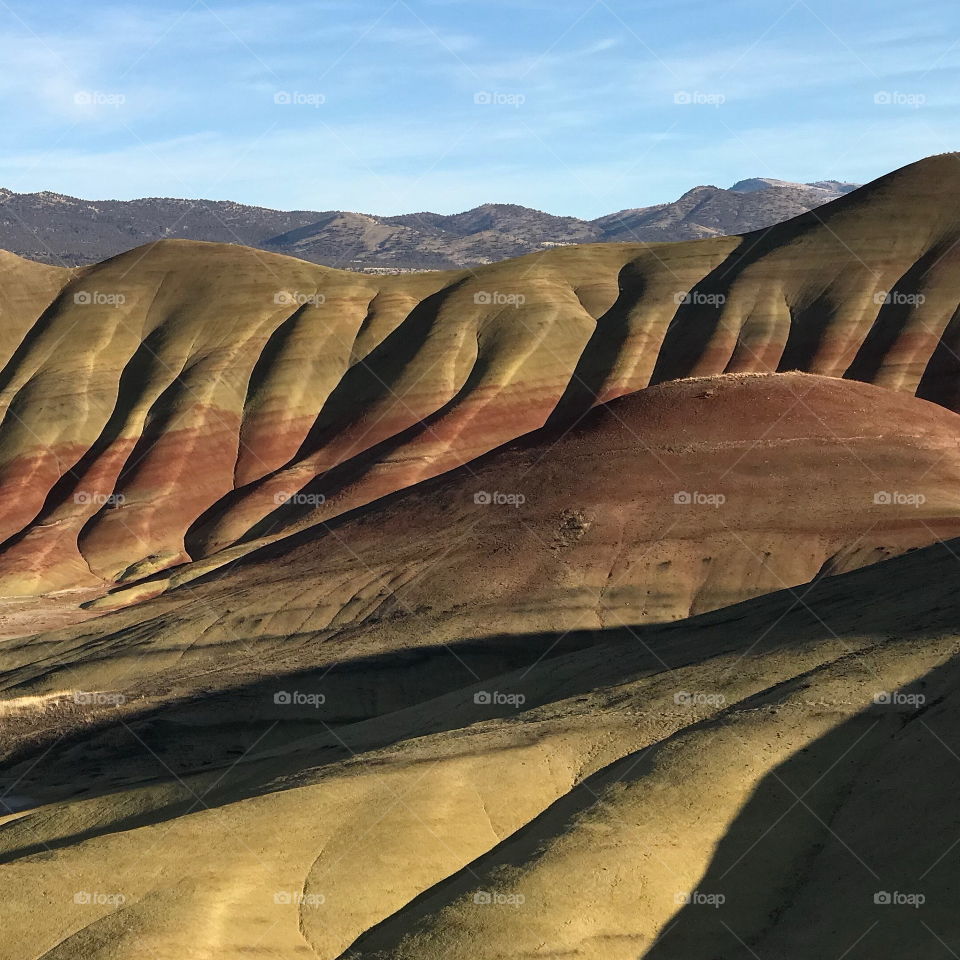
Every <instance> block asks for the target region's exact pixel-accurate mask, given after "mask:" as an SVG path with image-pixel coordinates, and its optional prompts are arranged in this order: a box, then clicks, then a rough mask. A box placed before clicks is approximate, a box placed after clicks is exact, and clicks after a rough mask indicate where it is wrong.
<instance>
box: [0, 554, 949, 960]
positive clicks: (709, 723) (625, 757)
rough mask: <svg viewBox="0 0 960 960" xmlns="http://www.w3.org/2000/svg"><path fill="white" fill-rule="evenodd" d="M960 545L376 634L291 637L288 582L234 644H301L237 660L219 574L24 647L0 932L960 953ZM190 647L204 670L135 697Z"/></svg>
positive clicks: (10, 654) (207, 946)
mask: <svg viewBox="0 0 960 960" xmlns="http://www.w3.org/2000/svg"><path fill="white" fill-rule="evenodd" d="M957 549H960V546H958V544H957V542H956V541H954V542H953V543H952V544H950V543H948V544H945V545H937V546H935V547H931V548H927V549H925V550H922V551H916V552H914V553H911V554H908V555H906V556H903V557H899V558H896V559H893V560H890V561H887V562H886V563H883V564H879V565H873V566H870V567H867V568H864V569H861V570H858V571H855V572H852V573H848V574H845V575H841V576H837V577H827V578H822V579H820V580H818V581H816V582H815V583H813V584H811V585H809V586H807V587H805V588H804V589H803V591H802V592H801V593H799V594H798V593H797V592H796V591H794V590H787V591H782V592H778V593H774V594H771V595H768V596H764V597H758V598H755V599H753V600H750V601H747V602H745V603H742V604H740V605H737V606H734V607H728V608H725V609H723V610H721V611H717V612H716V613H711V614H706V615H704V616H702V617H697V618H694V619H691V620H683V621H680V622H678V623H675V624H671V625H668V626H664V625H654V626H650V627H646V628H627V627H609V628H606V629H603V630H589V631H578V632H572V633H568V632H563V633H547V634H534V635H527V636H524V637H519V636H517V635H514V636H512V637H510V638H509V642H505V640H504V639H501V640H500V641H499V642H498V640H497V638H493V637H491V638H484V641H483V642H476V641H461V642H458V643H456V644H453V645H451V646H449V647H429V646H428V647H426V648H422V647H421V648H419V649H411V648H409V647H406V646H405V644H401V645H400V649H398V650H395V651H394V652H393V653H392V654H391V653H389V652H385V651H383V650H382V649H379V650H378V652H377V653H376V654H374V653H373V650H371V649H367V650H365V649H364V647H363V645H362V644H357V643H356V642H355V640H353V641H352V640H351V637H350V635H349V633H346V634H344V633H343V632H340V633H339V634H338V635H336V636H335V637H333V638H328V639H327V640H324V639H322V638H321V636H319V635H316V634H314V635H313V636H312V637H311V641H310V642H309V643H308V644H302V643H298V642H297V634H296V633H295V631H296V629H297V628H296V625H295V624H296V623H297V622H298V621H299V619H300V617H299V613H298V612H295V611H290V616H289V618H286V616H285V614H286V611H284V610H282V609H281V610H279V611H278V612H277V614H276V615H275V616H273V617H270V618H266V619H264V620H263V621H262V624H261V626H262V633H261V635H262V636H263V637H264V638H265V639H266V640H268V642H267V644H257V645H255V646H251V647H249V649H247V651H246V654H245V659H246V662H247V664H248V665H251V666H254V665H256V664H258V663H260V662H261V657H262V652H263V650H265V649H267V648H268V647H269V645H270V644H273V646H274V649H276V650H277V651H279V650H280V649H281V648H283V647H285V646H286V647H287V649H288V654H289V661H288V665H287V667H288V668H287V670H286V671H285V672H283V673H272V675H271V676H270V677H269V678H255V677H249V678H248V679H247V681H246V682H240V683H239V684H237V683H236V682H235V679H236V678H231V677H229V676H225V675H222V674H218V672H217V671H216V669H214V670H211V669H210V667H209V666H206V667H204V666H202V663H203V659H204V656H205V653H209V652H210V651H209V650H205V647H206V645H207V644H208V643H210V642H212V643H215V644H218V645H219V646H220V647H221V650H220V652H223V649H225V647H226V645H227V644H228V643H229V640H228V639H227V634H228V630H227V629H226V628H227V626H228V625H227V624H226V623H224V630H223V634H222V637H223V639H222V640H216V639H214V640H208V635H209V634H208V632H207V631H205V632H204V634H202V635H200V636H198V637H197V638H196V639H195V640H194V641H193V642H192V643H190V644H189V645H185V644H184V645H180V643H179V640H178V639H177V638H178V629H179V628H178V626H177V624H178V619H179V618H180V617H182V616H183V614H184V613H185V612H189V615H191V616H195V617H196V616H201V615H202V611H203V610H204V608H205V607H206V605H207V604H209V603H211V602H212V603H213V608H212V609H211V610H210V618H211V619H210V622H211V623H213V622H214V621H215V620H216V619H217V614H218V609H222V607H221V605H226V604H227V603H232V604H233V607H232V609H234V610H236V609H237V607H236V604H237V603H239V604H240V605H241V607H243V606H244V605H245V604H246V603H247V601H248V599H249V598H250V597H251V596H253V594H241V595H240V596H237V595H234V598H233V600H232V601H231V600H230V599H229V596H230V595H229V594H228V593H227V591H223V593H222V594H221V595H220V596H219V597H218V596H217V595H216V593H215V592H212V591H214V587H213V585H210V586H209V587H197V588H196V589H197V590H198V591H200V592H199V593H198V594H196V595H195V596H194V599H193V600H192V601H191V600H189V599H188V598H187V597H182V598H180V599H179V600H178V601H177V602H178V604H179V612H175V611H174V610H173V609H172V608H171V606H170V605H171V603H173V598H174V596H175V595H170V596H169V597H166V598H160V600H156V601H152V602H151V603H150V604H147V605H145V606H144V608H143V610H142V617H141V621H140V623H139V625H134V624H133V623H132V622H131V623H129V624H128V625H127V626H121V625H120V620H121V619H122V618H125V617H129V616H130V615H131V613H130V611H122V612H121V613H118V614H113V615H111V616H110V617H108V618H105V619H104V620H103V621H101V623H102V627H101V628H100V630H99V631H96V632H95V633H94V632H91V633H90V635H89V638H88V640H87V641H86V643H85V644H83V645H82V647H78V646H77V645H76V640H75V639H71V637H70V636H69V635H67V634H64V633H62V632H61V633H60V634H58V635H49V636H47V637H42V638H35V639H34V640H33V641H30V642H24V643H22V644H13V646H12V647H9V648H5V650H4V652H3V653H2V654H0V655H2V656H3V666H4V678H5V680H4V682H5V690H4V716H3V722H4V737H3V741H2V742H3V744H4V746H5V749H6V750H7V751H9V750H10V749H11V747H17V748H18V752H17V754H16V755H15V756H13V757H10V758H9V759H8V762H7V763H6V764H5V765H4V773H5V775H6V776H7V777H8V780H7V784H8V785H7V788H6V790H7V793H6V796H7V797H8V798H9V801H10V804H11V807H12V809H13V810H14V811H15V812H12V813H10V814H9V815H8V816H7V817H6V818H4V820H3V822H2V824H0V826H2V830H0V858H2V860H3V870H4V875H5V877H6V878H7V883H8V885H9V887H8V891H9V892H8V895H7V896H6V897H5V898H4V902H3V905H2V907H0V910H2V918H3V922H4V951H5V955H6V956H8V957H10V958H13V960H19V958H26V957H30V958H40V957H42V958H49V960H54V958H56V960H68V958H76V960H80V958H83V960H100V958H107V957H111V958H113V957H134V956H144V955H150V956H152V955H157V956H161V957H163V956H179V957H184V958H197V960H199V958H201V957H204V958H210V957H224V958H225V957H231V956H240V955H243V954H244V953H245V952H246V953H249V952H250V950H251V948H252V947H254V946H255V949H256V952H257V953H259V955H260V956H263V957H276V958H281V957H283V958H286V957H293V956H305V957H306V956H316V957H323V958H330V960H334V958H343V960H346V958H348V957H349V958H358V960H359V958H378V960H383V958H395V960H400V958H411V960H412V958H418V960H420V958H427V960H432V958H436V960H440V958H443V960H448V958H464V960H466V958H468V957H483V958H490V960H494V958H497V960H502V958H505V957H506V958H511V960H521V958H525V957H529V956H531V955H535V954H536V952H537V951H538V950H539V949H540V946H539V945H541V944H550V945H551V949H553V950H554V951H557V950H562V951H563V952H564V953H566V954H567V955H569V956H572V957H577V958H581V960H632V958H635V957H637V956H642V957H650V958H660V957H670V958H675V957H680V956H683V957H693V958H702V960H708V958H712V957H715V956H717V955H718V951H719V952H720V955H722V956H724V957H729V958H731V960H746V958H747V957H749V956H750V955H751V953H756V952H758V951H761V950H763V951H764V952H766V953H768V954H771V955H777V956H790V955H802V956H831V955H833V954H836V953H838V951H841V950H843V949H847V950H848V956H849V957H852V958H853V960H872V958H874V957H876V956H877V955H878V953H882V955H883V956H885V957H890V958H893V960H901V958H902V960H907V958H909V957H914V956H916V945H917V944H918V943H924V944H929V951H928V952H929V953H930V954H931V955H932V956H935V957H939V956H942V955H944V953H943V952H938V951H939V950H940V946H941V944H942V950H943V951H950V950H953V951H954V952H955V951H956V948H957V947H958V946H960V931H958V929H957V926H956V922H955V910H954V905H955V898H956V888H957V884H958V882H960V870H958V865H957V860H956V858H955V857H953V856H950V853H949V850H948V849H947V851H946V853H945V843H944V837H945V836H950V835H955V833H956V830H957V828H958V827H960V824H958V823H957V815H956V809H955V808H956V804H955V797H956V792H957V789H958V787H960V773H958V770H960V767H958V766H957V765H956V763H955V762H952V758H951V756H950V751H949V745H950V743H951V742H952V741H953V740H954V738H955V737H956V735H957V734H958V733H960V730H958V723H960V720H958V716H960V715H958V711H957V702H956V700H957V692H956V691H957V677H956V675H955V674H956V663H957V653H958V642H957V637H956V619H957V610H956V590H955V585H954V579H955V573H956V555H957V554H956V551H957ZM281 569H284V570H286V571H288V572H287V573H286V576H287V577H289V581H290V582H291V584H292V582H293V581H294V579H295V576H296V567H295V566H294V564H293V563H290V564H288V565H287V566H286V567H285V568H281ZM273 571H274V572H273V576H272V577H271V581H270V582H271V583H273V582H275V578H276V576H277V573H278V568H277V565H274V568H273ZM280 576H281V578H282V577H283V576H284V574H283V573H281V574H280ZM303 586H305V587H307V589H306V591H305V592H306V593H309V590H310V587H309V586H308V585H307V584H304V585H303ZM256 596H257V597H258V599H259V602H261V603H263V602H264V600H267V601H268V602H274V601H270V590H269V589H263V587H261V589H260V591H259V592H258V593H257V594H256ZM279 599H280V598H279V597H277V598H276V601H279ZM249 615H250V616H251V622H253V615H254V611H253V610H250V611H249ZM118 627H119V629H117V628H118ZM382 635H386V634H382ZM151 636H152V637H153V638H154V640H152V641H151V643H150V646H149V647H144V646H143V641H144V640H146V639H149V638H151ZM171 641H172V642H171ZM344 641H345V642H344ZM233 642H234V644H235V645H237V644H236V640H234V641H233ZM330 646H338V647H339V648H340V649H338V650H336V651H334V650H332V649H331V650H330V652H329V654H328V655H329V656H331V657H333V658H335V664H331V665H328V666H326V667H321V666H320V665H317V666H316V667H314V668H313V669H304V667H303V661H302V659H300V660H299V662H298V659H299V658H301V657H302V656H303V654H305V653H307V652H308V651H309V653H308V655H309V656H312V657H316V656H317V654H320V655H321V656H322V655H323V651H324V649H325V648H326V647H330ZM243 647H246V641H244V642H243V643H242V644H240V645H238V650H237V660H239V659H240V653H241V648H243ZM373 649H374V650H376V649H378V648H376V647H374V648H373ZM294 651H295V652H294ZM178 659H180V660H183V661H184V662H183V663H182V667H183V672H182V676H183V677H185V678H189V683H190V686H191V687H192V689H193V690H194V691H196V692H194V693H192V694H188V692H187V690H188V688H187V687H177V686H165V687H164V688H163V693H162V697H161V699H160V702H151V700H149V699H147V698H141V696H140V694H139V693H138V689H139V688H138V683H139V680H138V678H142V677H143V676H145V675H146V674H148V673H149V672H150V671H152V670H155V669H157V667H158V665H159V666H161V667H165V668H166V669H167V670H168V673H169V667H170V665H173V664H175V663H176V662H177V660H178ZM274 669H275V665H271V667H270V670H271V672H272V670H274ZM93 676H96V677H98V679H99V685H98V686H97V687H96V688H95V689H93V690H90V689H87V688H86V687H83V688H80V689H81V690H82V692H80V693H76V692H71V687H72V686H73V684H75V683H81V682H83V681H84V680H86V679H87V677H93ZM198 688H200V689H199V690H198ZM44 689H46V690H47V691H48V692H46V693H44V692H42V691H43V690H44ZM157 689H160V687H159V685H158V688H157ZM38 718H39V720H40V721H41V722H40V723H38ZM27 734H29V736H27ZM14 785H15V786H14ZM12 790H15V791H16V796H15V797H14V796H13V794H12ZM905 822H908V823H910V825H911V826H910V829H909V831H905V830H904V823H905ZM825 892H826V893H828V894H829V895H828V896H825V895H824V894H825ZM920 897H922V898H923V899H922V901H921V900H919V898H920ZM918 903H922V907H923V909H922V910H921V909H917V904H918ZM814 918H815V919H816V922H813V919H814ZM931 931H935V932H936V936H935V937H934V935H933V933H931ZM858 938H859V939H858ZM938 941H939V943H938ZM946 955H947V956H949V953H946Z"/></svg>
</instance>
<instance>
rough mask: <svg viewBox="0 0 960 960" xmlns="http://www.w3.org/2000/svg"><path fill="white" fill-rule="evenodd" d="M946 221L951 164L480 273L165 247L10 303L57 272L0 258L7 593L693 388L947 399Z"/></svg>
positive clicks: (103, 571) (198, 540)
mask: <svg viewBox="0 0 960 960" xmlns="http://www.w3.org/2000/svg"><path fill="white" fill-rule="evenodd" d="M958 211H960V168H958V158H957V156H956V155H954V154H947V155H943V156H940V157H934V158H930V159H928V160H925V161H922V162H920V163H917V164H914V165H912V166H910V167H906V168H904V169H902V170H899V171H896V172H895V173H893V174H890V175H889V176H887V177H884V178H881V179H880V180H878V181H875V182H874V183H872V184H870V185H868V186H867V187H864V188H862V189H860V190H858V191H856V192H854V193H852V194H849V195H847V196H845V197H842V198H841V199H839V200H837V201H835V202H833V203H831V204H828V205H827V206H825V207H822V208H820V209H819V210H817V211H814V212H812V213H809V214H805V215H803V216H801V217H798V218H796V219H794V220H791V221H789V222H787V223H784V224H779V225H777V226H775V227H772V228H770V229H769V230H766V231H762V232H760V233H756V234H749V235H746V236H744V237H724V238H718V239H715V240H709V241H698V242H693V243H683V244H667V245H662V244H604V245H586V246H581V247H568V248H560V249H556V250H552V251H548V252H545V253H542V254H534V255H531V256H527V257H522V258H520V259H518V260H514V261H508V262H504V263H498V264H493V265H490V266H487V267H484V268H481V269H478V270H475V271H456V272H448V273H432V274H411V275H406V276H400V277H369V276H361V275H357V274H351V273H346V272H342V271H337V270H332V269H329V268H324V267H320V266H316V265H314V264H308V263H305V262H302V261H297V260H292V259H288V258H285V257H278V256H272V255H269V254H264V253H262V252H259V251H254V250H249V249H245V248H239V247H231V246H219V245H207V244H195V243H190V242H186V241H170V242H161V243H157V244H152V245H149V246H147V247H144V248H141V249H138V250H134V251H131V252H129V253H127V254H124V255H122V256H119V257H117V258H114V259H113V260H110V261H107V262H105V263H102V264H98V265H96V266H92V267H88V268H84V269H83V270H80V271H78V272H73V273H71V272H69V271H59V272H57V271H54V272H53V273H48V274H45V275H44V280H43V283H36V282H33V281H31V284H32V285H30V284H28V285H24V282H23V281H22V279H21V278H22V277H23V276H24V275H25V273H26V272H27V271H30V270H48V269H49V270H52V268H43V267H40V266H39V265H36V264H31V265H26V264H25V262H24V261H20V260H17V259H16V258H11V257H6V258H4V261H3V263H0V270H2V272H3V289H4V291H6V290H9V289H13V290H15V297H16V298H17V300H18V303H20V307H18V309H20V310H21V315H22V316H23V317H24V320H22V321H18V322H19V323H20V326H14V327H12V328H11V329H10V331H9V333H8V340H7V341H4V343H3V344H0V347H2V349H3V353H2V356H0V362H2V381H0V416H2V419H0V542H2V548H0V594H4V595H16V594H20V595H23V594H37V593H46V592H49V591H52V590H62V589H74V588H84V589H90V590H95V589H97V588H100V589H105V588H106V587H107V586H109V585H112V584H115V583H118V582H123V583H129V582H137V581H139V580H141V579H142V578H143V577H145V576H149V575H151V574H152V573H153V572H155V571H158V570H163V569H166V568H171V567H178V566H180V565H183V564H186V563H189V562H191V561H194V560H206V559H208V558H209V561H210V562H209V564H208V566H215V565H216V564H217V563H218V562H219V561H218V560H217V555H218V554H219V553H220V551H223V550H225V549H227V548H230V547H231V546H234V545H239V544H245V543H253V542H261V541H262V540H263V539H264V538H267V539H271V538H275V537H277V536H281V535H285V534H288V533H290V532H291V531H293V530H296V529H298V528H299V526H301V525H302V524H303V522H305V521H304V517H303V511H302V509H300V507H302V504H299V503H297V502H296V495H298V494H300V493H301V492H302V491H303V490H304V488H306V487H307V486H310V487H311V490H312V491H313V496H314V505H315V506H318V507H319V508H320V509H318V510H317V511H316V512H315V514H314V515H313V517H312V518H307V520H308V521H309V520H311V519H312V520H313V521H314V522H316V521H319V520H325V519H330V518H331V517H332V516H334V515H335V514H336V513H337V512H338V511H343V510H349V509H353V508H355V507H359V506H362V505H363V504H365V503H369V502H371V501H372V500H375V499H376V498H378V497H380V496H383V495H385V494H388V493H391V492H393V491H395V490H399V489H403V488H404V487H406V486H409V485H411V484H413V483H416V482H418V481H421V480H424V479H427V478H429V477H431V476H434V475H437V474H439V473H442V472H444V471H447V470H450V469H453V468H456V467H458V466H460V465H462V464H463V463H466V462H469V461H471V460H473V459H474V458H476V457H477V456H480V455H482V454H483V453H485V452H487V451H489V450H491V449H493V448H494V447H496V446H498V445H500V444H503V443H506V442H508V441H510V440H512V439H515V438H516V437H518V436H520V435H523V434H525V433H527V432H529V431H531V430H534V429H537V428H539V427H541V426H542V425H543V424H544V423H546V422H549V423H550V424H551V425H554V426H557V427H561V428H562V427H563V426H564V425H569V424H570V423H572V422H575V420H576V418H577V417H579V416H581V415H582V414H583V413H584V412H585V411H586V410H587V409H589V408H590V407H591V406H592V405H594V404H596V403H597V402H604V401H607V400H610V399H612V398H614V397H617V396H621V395H623V394H626V393H630V392H633V391H636V390H639V389H641V388H643V387H645V386H647V385H649V384H651V383H658V382H663V381H666V380H671V379H676V378H679V377H684V376H689V375H698V376H701V375H714V374H719V373H723V372H735V373H737V372H764V371H773V370H791V369H801V370H806V371H808V372H813V373H818V374H823V375H827V376H833V377H846V378H849V379H855V380H862V381H868V382H872V383H876V384H879V385H882V386H886V387H890V388H892V389H896V390H899V391H901V392H904V393H908V394H910V393H915V394H918V395H919V396H921V397H924V398H926V399H929V400H932V401H934V402H936V403H939V404H941V405H943V406H946V407H947V408H948V409H956V408H957V405H958V402H960V401H958V396H960V395H958V384H960V376H958V374H960V367H958V361H957V360H956V357H957V353H958V352H960V343H958V342H957V337H958V333H960V328H958V326H957V323H956V320H955V313H956V310H957V304H958V302H960V281H958V280H957V277H958V276H960V273H958V271H957V270H956V263H955V259H956V256H957V253H956V249H957V240H958V239H960V215H958ZM50 278H54V279H55V280H56V282H55V283H52V282H51V279H50ZM24 305H26V306H24ZM317 492H319V494H322V496H323V497H325V498H326V500H327V504H319V503H317V502H316V500H317ZM278 508H279V509H278Z"/></svg>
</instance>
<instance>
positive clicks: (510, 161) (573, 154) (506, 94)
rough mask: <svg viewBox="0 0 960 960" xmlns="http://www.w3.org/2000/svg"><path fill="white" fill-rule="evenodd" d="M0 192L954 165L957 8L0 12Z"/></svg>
mask: <svg viewBox="0 0 960 960" xmlns="http://www.w3.org/2000/svg"><path fill="white" fill-rule="evenodd" d="M0 53H2V62H3V64H4V67H5V69H4V71H3V73H2V75H0V111H2V113H0V124H2V130H3V149H2V150H0V185H2V186H6V187H8V188H10V189H12V190H17V191H33V190H45V189H46V190H54V191H58V192H62V193H68V194H73V195H76V196H81V197H86V198H90V199H104V198H118V199H129V198H132V197H142V196H177V197H210V198H214V199H231V200H238V201H241V202H244V203H257V204H262V205H264V206H271V207H279V208H283V209H311V210H327V209H349V210H360V211H366V212H371V213H384V214H391V213H405V212H411V211H419V210H435V211H438V212H441V213H451V212H456V211H459V210H464V209H467V208H469V207H472V206H475V205H476V204H478V203H483V202H486V201H496V202H504V203H521V204H524V205H527V206H533V207H538V208H540V209H545V210H549V211H550V212H553V213H559V214H569V215H575V216H582V217H594V216H599V215H600V214H603V213H608V212H611V211H613V210H618V209H621V208H624V207H632V206H643V205H647V204H651V203H658V202H663V201H667V200H672V199H675V198H676V197H677V196H679V195H680V194H681V193H682V192H684V191H685V190H687V189H688V188H690V187H691V186H694V185H696V184H701V183H714V184H717V185H718V186H729V185H730V184H731V183H732V182H733V181H735V180H738V179H741V178H744V177H750V176H771V177H779V178H782V179H786V180H802V181H806V180H817V179H827V178H829V179H843V180H856V181H866V180H869V179H872V178H873V177H875V176H878V175H880V174H882V173H885V172H887V171H888V170H891V169H893V168H895V167H898V166H901V165H903V164H905V163H909V162H911V161H913V160H916V159H919V158H920V157H922V156H925V155H928V154H931V153H940V152H943V151H946V150H953V149H957V148H958V147H960V113H958V109H957V108H958V105H960V87H958V80H960V8H958V6H957V4H956V0H913V2H911V3H903V2H902V0H896V2H893V0H862V2H861V0H857V2H849V0H832V2H825V0H798V2H793V3H791V2H776V3H772V2H769V0H764V2H760V0H723V2H719V0H712V2H700V0H649V2H642V3H638V2H627V0H596V2H594V0H583V2H568V0H550V2H547V0H542V2H541V0H511V2H499V0H485V2H467V0H419V2H414V0H395V2H391V0H376V2H374V0H354V2H341V0H286V2H283V3H275V4H266V3H260V2H242V0H232V2H231V0H177V2H174V0H151V2H149V3H146V2H139V0H133V2H127V3H124V4H115V3H110V2H104V0H86V2H83V3H78V2H77V0H68V2H65V0H0Z"/></svg>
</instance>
